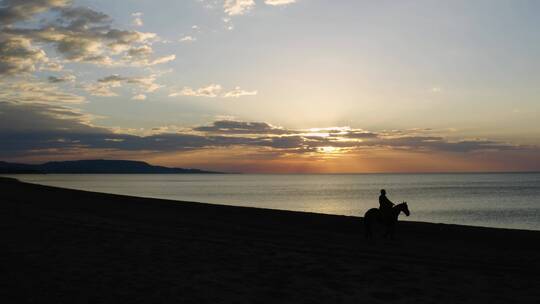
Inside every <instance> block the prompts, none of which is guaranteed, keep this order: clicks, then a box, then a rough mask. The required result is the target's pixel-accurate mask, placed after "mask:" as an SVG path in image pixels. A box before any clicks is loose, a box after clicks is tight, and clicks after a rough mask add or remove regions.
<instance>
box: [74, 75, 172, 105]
mask: <svg viewBox="0 0 540 304" xmlns="http://www.w3.org/2000/svg"><path fill="white" fill-rule="evenodd" d="M156 78H157V75H156V74H152V75H149V76H130V77H126V76H120V75H118V74H114V75H109V76H106V77H103V78H100V79H98V80H97V81H96V83H92V84H88V85H86V86H84V89H85V90H86V91H87V92H89V93H90V94H91V95H94V96H109V97H110V96H117V94H116V93H115V92H114V91H113V90H112V89H113V88H119V87H122V86H123V85H125V84H127V85H134V86H135V87H136V88H137V90H138V91H140V92H139V94H137V95H138V96H139V98H138V100H141V96H142V93H141V92H144V93H152V92H155V91H156V90H158V89H159V88H161V87H162V86H161V85H159V84H157V83H155V81H156ZM145 98H146V96H145ZM132 99H135V98H132Z"/></svg>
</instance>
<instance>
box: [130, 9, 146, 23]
mask: <svg viewBox="0 0 540 304" xmlns="http://www.w3.org/2000/svg"><path fill="white" fill-rule="evenodd" d="M142 15H143V13H141V12H137V13H133V14H131V16H132V17H133V21H132V24H133V25H134V26H143V25H144V22H143V20H142Z"/></svg>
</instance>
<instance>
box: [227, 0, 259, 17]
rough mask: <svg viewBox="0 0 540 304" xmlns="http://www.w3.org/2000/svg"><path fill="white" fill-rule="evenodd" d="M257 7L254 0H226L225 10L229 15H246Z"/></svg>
mask: <svg viewBox="0 0 540 304" xmlns="http://www.w3.org/2000/svg"><path fill="white" fill-rule="evenodd" d="M254 7H255V1H253V0H225V2H224V3H223V10H224V11H225V13H226V14H228V15H229V16H235V15H244V14H246V13H247V12H249V11H250V10H251V9H252V8H254Z"/></svg>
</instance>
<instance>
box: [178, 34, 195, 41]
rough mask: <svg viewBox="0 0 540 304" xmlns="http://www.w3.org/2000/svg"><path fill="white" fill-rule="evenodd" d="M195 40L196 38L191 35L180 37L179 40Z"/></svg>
mask: <svg viewBox="0 0 540 304" xmlns="http://www.w3.org/2000/svg"><path fill="white" fill-rule="evenodd" d="M195 40H197V38H195V37H193V36H189V35H188V36H184V37H182V38H180V40H179V41H180V42H192V41H195Z"/></svg>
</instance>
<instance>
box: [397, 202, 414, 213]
mask: <svg viewBox="0 0 540 304" xmlns="http://www.w3.org/2000/svg"><path fill="white" fill-rule="evenodd" d="M399 205H400V206H401V211H403V213H405V215H406V216H409V215H411V212H410V211H409V206H407V202H403V203H401V204H399Z"/></svg>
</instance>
